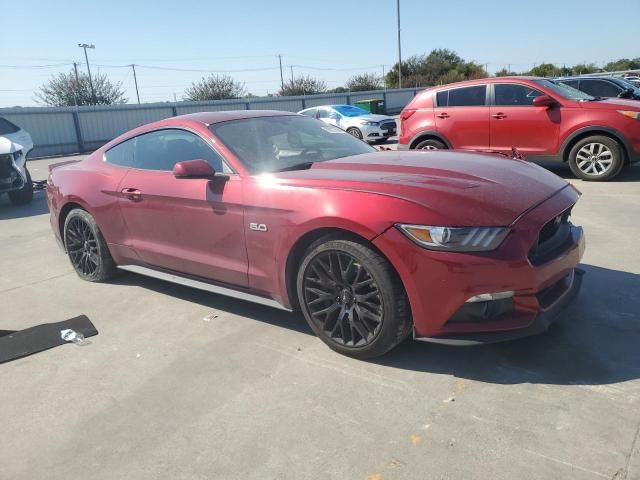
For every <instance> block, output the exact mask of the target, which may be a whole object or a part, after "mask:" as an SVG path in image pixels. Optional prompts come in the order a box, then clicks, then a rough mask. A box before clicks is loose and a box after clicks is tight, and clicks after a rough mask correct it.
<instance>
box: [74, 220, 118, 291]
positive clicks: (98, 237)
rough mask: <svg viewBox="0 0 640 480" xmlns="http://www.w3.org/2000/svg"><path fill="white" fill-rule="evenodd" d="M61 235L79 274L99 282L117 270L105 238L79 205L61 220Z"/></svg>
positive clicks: (111, 275) (81, 276) (85, 278)
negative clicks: (62, 225)
mask: <svg viewBox="0 0 640 480" xmlns="http://www.w3.org/2000/svg"><path fill="white" fill-rule="evenodd" d="M63 236H64V245H65V248H66V250H67V254H68V255H69V260H70V261H71V265H72V266H73V268H74V270H75V271H76V273H77V274H78V276H79V277H80V278H82V279H83V280H87V281H89V282H102V281H105V280H108V279H109V278H111V277H113V276H114V275H115V274H116V272H117V267H116V264H115V262H114V261H113V258H112V257H111V253H110V252H109V248H108V246H107V242H106V241H105V239H104V237H103V236H102V232H101V231H100V229H99V228H98V224H97V223H96V221H95V220H94V218H93V217H92V216H91V215H90V214H89V213H88V212H86V211H85V210H82V209H79V208H76V209H73V210H71V211H70V212H69V214H68V215H67V217H66V219H65V222H64V228H63Z"/></svg>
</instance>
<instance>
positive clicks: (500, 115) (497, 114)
mask: <svg viewBox="0 0 640 480" xmlns="http://www.w3.org/2000/svg"><path fill="white" fill-rule="evenodd" d="M491 116H492V117H493V118H496V119H498V120H502V119H503V118H507V116H506V115H505V114H504V113H502V112H498V113H494V114H493V115H491Z"/></svg>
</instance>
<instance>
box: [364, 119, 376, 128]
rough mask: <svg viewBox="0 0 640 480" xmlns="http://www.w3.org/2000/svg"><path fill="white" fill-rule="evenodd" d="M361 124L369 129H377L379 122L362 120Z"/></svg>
mask: <svg viewBox="0 0 640 480" xmlns="http://www.w3.org/2000/svg"><path fill="white" fill-rule="evenodd" d="M362 124H363V125H368V126H370V127H377V126H378V125H380V122H370V121H369V120H364V121H363V122H362Z"/></svg>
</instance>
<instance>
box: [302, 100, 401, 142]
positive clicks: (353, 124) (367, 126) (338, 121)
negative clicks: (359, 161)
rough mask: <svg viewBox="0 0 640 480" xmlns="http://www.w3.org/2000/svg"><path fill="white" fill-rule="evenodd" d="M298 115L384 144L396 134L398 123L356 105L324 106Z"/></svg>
mask: <svg viewBox="0 0 640 480" xmlns="http://www.w3.org/2000/svg"><path fill="white" fill-rule="evenodd" d="M298 113H301V114H302V115H307V116H308V117H314V118H317V119H318V120H322V121H323V122H325V123H329V124H331V125H335V126H336V127H339V128H341V129H342V130H345V131H346V132H347V133H350V134H351V135H353V136H354V137H356V138H359V139H360V140H364V141H366V142H370V143H373V142H383V141H385V140H387V139H388V138H389V137H392V136H394V135H395V134H396V121H395V119H394V118H393V117H389V116H387V115H376V114H373V113H369V112H367V111H366V110H363V109H362V108H360V107H356V106H354V105H323V106H320V107H313V108H307V109H305V110H302V111H300V112H298Z"/></svg>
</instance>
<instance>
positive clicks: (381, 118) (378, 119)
mask: <svg viewBox="0 0 640 480" xmlns="http://www.w3.org/2000/svg"><path fill="white" fill-rule="evenodd" d="M349 118H350V119H351V120H367V121H369V122H382V121H384V120H393V117H389V116H388V115H378V114H375V113H370V114H368V115H358V116H357V117H349Z"/></svg>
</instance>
